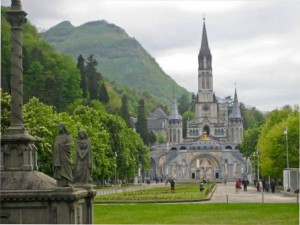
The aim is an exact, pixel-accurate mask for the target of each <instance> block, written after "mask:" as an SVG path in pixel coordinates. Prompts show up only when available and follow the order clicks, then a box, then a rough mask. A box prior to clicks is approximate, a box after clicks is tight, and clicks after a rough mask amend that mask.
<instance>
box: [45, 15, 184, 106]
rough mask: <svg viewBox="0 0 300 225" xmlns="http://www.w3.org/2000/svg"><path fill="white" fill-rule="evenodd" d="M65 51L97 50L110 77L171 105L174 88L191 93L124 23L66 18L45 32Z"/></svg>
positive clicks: (178, 92)
mask: <svg viewBox="0 0 300 225" xmlns="http://www.w3.org/2000/svg"><path fill="white" fill-rule="evenodd" d="M43 36H44V37H45V39H46V40H47V41H48V42H49V43H50V44H52V45H53V46H54V47H55V48H56V49H57V50H58V51H59V52H61V53H62V54H71V55H72V56H73V57H74V59H75V60H77V57H78V56H79V54H82V56H83V57H84V58H87V56H89V55H90V54H93V55H94V56H95V58H96V60H97V61H98V63H99V64H98V70H99V71H100V72H101V74H102V75H103V76H104V77H105V78H107V79H108V80H109V81H114V82H116V83H119V84H122V85H126V86H129V87H131V88H136V89H139V90H141V91H146V92H149V93H150V94H152V95H154V96H156V97H158V98H159V99H160V100H161V101H162V102H163V103H164V104H166V105H167V106H168V107H170V106H171V101H172V95H173V89H174V91H175V93H176V95H177V96H180V95H182V94H183V93H188V92H187V91H186V90H185V89H184V88H182V87H180V86H179V85H178V84H177V83H176V82H175V81H174V80H173V79H172V78H170V77H169V76H168V75H167V74H166V73H165V72H164V71H163V70H162V69H161V68H160V66H159V65H158V63H157V62H156V61H155V59H154V58H153V57H152V56H151V55H150V54H149V53H147V51H146V50H145V49H144V48H143V47H142V46H141V44H140V43H139V42H138V41H137V40H136V39H134V38H131V37H129V36H128V34H127V33H126V32H125V31H124V30H123V29H122V28H120V27H118V26H116V25H114V24H110V23H108V22H106V21H104V20H101V21H93V22H88V23H85V24H83V25H81V26H78V27H74V26H73V25H72V24H71V23H70V22H68V21H64V22H61V23H59V24H58V25H56V26H54V27H52V28H50V29H49V30H47V31H46V32H44V33H43Z"/></svg>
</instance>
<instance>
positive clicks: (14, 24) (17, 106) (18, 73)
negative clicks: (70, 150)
mask: <svg viewBox="0 0 300 225" xmlns="http://www.w3.org/2000/svg"><path fill="white" fill-rule="evenodd" d="M26 15H27V14H26V12H24V11H23V10H22V6H21V3H20V1H19V0H12V3H11V10H10V11H7V14H6V18H7V20H8V21H9V22H10V24H11V37H12V38H11V39H12V42H11V48H12V55H11V97H12V102H11V115H12V116H11V124H10V126H9V128H8V129H7V131H6V132H5V133H4V135H3V136H2V137H1V160H0V163H1V164H0V169H1V171H12V170H13V171H31V170H33V169H35V168H36V163H35V160H36V152H35V151H36V148H35V146H34V142H35V138H34V137H32V136H31V135H29V133H28V131H27V130H26V129H25V128H24V126H23V114H22V107H23V49H22V48H23V42H22V32H23V28H22V25H23V23H25V22H26V18H25V17H26Z"/></svg>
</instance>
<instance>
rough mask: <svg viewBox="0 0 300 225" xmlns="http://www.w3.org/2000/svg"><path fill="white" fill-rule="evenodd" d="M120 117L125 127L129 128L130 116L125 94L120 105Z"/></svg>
mask: <svg viewBox="0 0 300 225" xmlns="http://www.w3.org/2000/svg"><path fill="white" fill-rule="evenodd" d="M120 115H121V117H122V118H123V119H124V120H125V122H126V124H127V126H128V127H130V115H129V111H128V99H127V95H126V94H124V95H123V96H122V105H121V109H120Z"/></svg>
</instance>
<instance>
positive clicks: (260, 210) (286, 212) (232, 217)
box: [94, 203, 299, 225]
mask: <svg viewBox="0 0 300 225" xmlns="http://www.w3.org/2000/svg"><path fill="white" fill-rule="evenodd" d="M94 223H95V224H222V225H226V224H230V225H232V224H239V225H240V224H247V225H252V224H254V225H257V224H263V225H268V224H270V225H274V224H275V225H276V224H278V225H279V224H280V225H285V224H287V225H294V224H295V225H298V224H299V205H298V204H283V203H279V204H261V203H259V204H258V203H256V204H249V203H248V204H241V203H238V204H218V203H217V204H130V205H128V204H127V205H94Z"/></svg>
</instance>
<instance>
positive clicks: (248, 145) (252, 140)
mask: <svg viewBox="0 0 300 225" xmlns="http://www.w3.org/2000/svg"><path fill="white" fill-rule="evenodd" d="M260 133H261V126H259V125H256V126H255V127H252V128H250V129H248V130H246V131H245V133H244V137H243V142H242V144H241V151H242V153H243V155H244V156H247V157H249V156H251V155H252V154H253V153H254V152H255V151H256V150H257V142H258V138H259V136H260Z"/></svg>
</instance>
